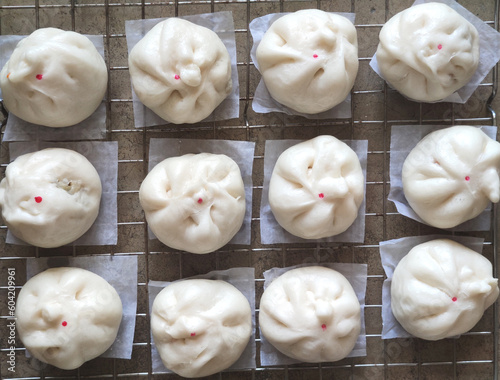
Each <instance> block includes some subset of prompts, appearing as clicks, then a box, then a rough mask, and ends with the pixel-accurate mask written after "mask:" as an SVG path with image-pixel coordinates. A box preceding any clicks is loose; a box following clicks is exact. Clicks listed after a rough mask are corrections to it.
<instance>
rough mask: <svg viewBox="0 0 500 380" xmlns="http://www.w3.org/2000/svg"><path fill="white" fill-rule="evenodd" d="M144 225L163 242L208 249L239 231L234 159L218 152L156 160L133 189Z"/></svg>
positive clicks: (240, 196)
mask: <svg viewBox="0 0 500 380" xmlns="http://www.w3.org/2000/svg"><path fill="white" fill-rule="evenodd" d="M139 199H140V202H141V206H142V208H143V209H144V212H145V214H146V219H147V221H148V224H149V227H150V228H151V230H152V231H153V232H154V234H155V235H156V237H157V238H158V239H159V240H160V241H161V242H162V243H164V244H166V245H168V246H169V247H172V248H175V249H181V250H184V251H188V252H191V253H208V252H213V251H215V250H217V249H219V248H220V247H222V246H224V245H225V244H227V243H228V242H229V241H230V240H231V239H232V238H233V236H234V235H235V234H236V233H237V232H238V231H239V229H240V228H241V225H242V224H243V218H244V216H245V210H246V205H245V188H244V185H243V179H242V178H241V172H240V168H239V167H238V164H236V162H234V161H233V160H232V159H231V158H229V157H228V156H226V155H223V154H219V155H217V154H211V153H200V154H196V155H195V154H186V155H184V156H180V157H170V158H167V159H166V160H164V161H162V162H160V163H159V164H158V165H156V166H155V167H154V168H153V170H151V171H150V172H149V174H148V175H147V176H146V179H144V181H143V183H142V185H141V188H140V189H139Z"/></svg>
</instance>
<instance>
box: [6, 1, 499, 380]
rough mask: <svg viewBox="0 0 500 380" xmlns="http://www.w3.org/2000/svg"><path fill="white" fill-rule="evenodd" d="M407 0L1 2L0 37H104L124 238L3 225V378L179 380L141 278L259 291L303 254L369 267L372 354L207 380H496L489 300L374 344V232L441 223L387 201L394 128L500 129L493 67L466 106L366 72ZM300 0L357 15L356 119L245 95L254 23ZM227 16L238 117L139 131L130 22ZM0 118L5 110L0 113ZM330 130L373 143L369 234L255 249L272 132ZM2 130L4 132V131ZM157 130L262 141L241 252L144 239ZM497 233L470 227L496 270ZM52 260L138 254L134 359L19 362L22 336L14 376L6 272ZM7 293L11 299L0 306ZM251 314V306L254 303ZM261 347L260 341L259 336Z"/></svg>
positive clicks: (251, 83)
mask: <svg viewBox="0 0 500 380" xmlns="http://www.w3.org/2000/svg"><path fill="white" fill-rule="evenodd" d="M460 3H461V4H462V5H463V6H464V7H466V8H467V9H469V10H470V11H471V12H473V13H475V14H476V15H477V16H478V17H480V18H481V19H482V20H484V21H486V22H487V23H488V24H489V25H490V26H492V27H494V28H496V29H498V3H499V1H498V0H485V1H477V0H464V1H460ZM411 4H412V0H317V1H292V0H286V1H285V0H277V1H270V0H262V1H253V0H235V1H218V0H196V1H174V2H168V1H134V0H127V1H114V0H0V34H18V35H22V34H29V33H31V32H32V31H33V30H35V29H36V28H40V27H47V26H53V27H59V28H62V29H66V30H75V31H77V32H80V33H84V34H101V35H104V42H105V49H106V63H107V64H108V67H109V78H110V80H109V89H108V96H107V99H108V100H107V102H106V105H107V114H108V117H107V124H106V125H107V129H106V140H111V141H118V143H119V164H118V168H119V169H118V170H119V179H118V218H119V220H118V222H119V223H118V232H119V237H118V244H117V245H116V246H104V247H69V248H68V247H65V248H61V249H57V250H44V249H35V248H32V247H21V246H13V245H8V244H5V238H6V227H5V226H1V228H0V252H1V253H0V255H1V257H0V258H1V261H0V262H1V274H2V277H1V283H0V285H1V286H0V292H1V293H0V294H1V296H0V297H2V298H1V299H2V302H1V303H0V308H1V309H0V311H1V313H0V314H1V323H0V324H1V330H0V340H1V342H0V348H1V351H0V366H1V377H2V378H4V379H7V378H20V379H52V378H57V379H62V378H82V379H86V378H95V379H101V378H102V379H105V378H113V379H116V378H127V379H163V378H166V379H173V378H177V376H175V375H160V374H155V373H152V371H151V368H152V367H151V357H150V345H151V342H150V335H149V311H148V304H147V299H148V297H147V283H148V281H149V280H161V281H172V280H176V279H179V278H185V277H189V276H192V275H196V274H201V273H206V272H209V271H211V270H215V269H226V268H230V267H239V266H243V267H248V266H250V267H254V268H255V272H256V278H257V279H256V283H255V286H256V298H257V300H258V299H259V298H260V295H261V294H262V288H263V276H262V273H263V271H265V270H267V269H270V268H272V267H284V266H291V265H296V264H302V263H323V262H346V263H351V262H353V263H366V264H368V287H367V297H366V309H365V319H366V333H367V356H366V357H362V358H351V359H345V360H342V361H340V362H335V363H323V364H303V365H290V366H280V367H271V368H269V367H266V368H264V367H262V366H261V365H260V361H259V359H258V355H257V368H256V369H255V370H247V371H239V372H224V373H221V374H216V375H213V376H211V377H210V378H213V379H239V380H241V379H252V380H253V379H443V378H444V379H491V378H497V367H498V366H497V363H498V349H497V342H498V332H497V325H498V317H497V310H496V305H495V307H494V308H490V309H489V310H488V311H487V312H486V313H485V315H484V317H483V318H482V320H481V321H480V322H479V323H478V325H477V326H476V327H475V328H474V329H473V330H472V331H471V332H469V333H467V334H464V335H463V336H462V337H461V338H460V339H445V340H442V341H437V342H426V341H423V340H419V339H392V340H385V341H384V340H382V339H381V337H380V334H381V329H382V321H381V290H382V282H383V280H384V272H383V269H382V266H381V263H380V258H379V252H378V248H379V246H378V244H379V242H380V241H383V240H389V239H394V238H400V237H405V236H416V235H427V234H431V233H435V232H436V230H434V229H431V228H429V227H426V226H424V225H421V224H419V223H417V222H415V221H413V220H410V219H408V218H405V217H404V216H401V215H399V214H398V213H397V212H396V210H395V208H394V206H393V205H392V204H391V203H390V202H388V201H387V194H388V191H389V186H390V183H389V156H390V152H389V147H390V128H391V126H392V125H399V124H405V125H408V124H414V125H419V124H447V125H454V124H471V125H496V116H495V111H494V110H495V109H498V107H497V106H495V104H496V103H495V101H494V98H495V94H496V89H497V74H496V69H495V70H494V71H493V72H492V73H490V75H488V77H487V78H486V79H485V81H484V82H483V83H482V84H481V85H480V86H479V88H478V89H477V90H476V92H475V93H474V94H473V96H472V97H471V99H470V100H469V101H468V102H467V103H466V104H464V105H452V104H449V103H438V104H419V103H415V102H411V101H408V100H406V99H404V98H403V97H401V96H400V95H399V94H398V93H396V92H394V91H392V90H390V89H388V87H387V86H386V85H385V83H384V82H383V81H382V80H381V79H380V78H379V77H378V76H377V75H376V74H375V73H374V72H373V71H372V70H371V68H370V67H369V65H368V64H369V61H370V59H371V57H372V55H373V53H374V52H375V50H376V46H377V43H378V33H379V31H380V29H381V27H382V25H383V24H384V22H385V21H386V20H388V19H389V18H390V17H391V16H393V15H394V14H396V13H397V12H399V11H401V10H403V9H405V8H407V7H409V6H410V5H411ZM303 8H320V9H322V10H325V11H335V12H355V13H356V23H355V24H356V28H357V31H358V41H359V57H360V58H359V63H360V67H359V73H358V77H357V79H356V83H355V86H354V89H353V92H352V114H353V116H352V118H351V119H343V120H324V121H319V120H306V119H302V118H298V117H289V116H284V115H280V114H267V115H261V114H255V113H254V112H253V111H252V108H251V101H252V97H253V94H254V91H255V88H256V86H257V83H258V80H259V74H258V72H257V70H256V69H255V67H254V65H253V63H252V62H251V60H250V53H249V52H250V48H251V44H252V40H251V36H250V33H249V32H248V25H249V22H250V21H251V20H253V19H254V18H256V17H260V16H263V15H265V14H268V13H275V12H289V11H295V10H299V9H303ZM223 10H224V11H232V12H233V16H234V21H235V28H236V43H237V58H238V73H239V81H240V117H239V118H238V119H233V120H229V121H225V122H211V123H199V124H196V125H192V126H180V127H178V126H174V127H172V126H167V127H159V128H146V129H135V128H134V125H133V112H132V102H131V90H130V80H129V74H128V67H127V46H126V40H125V20H128V19H141V18H158V17H171V16H179V15H187V14H200V13H208V12H217V11H223ZM4 122H5V118H4ZM320 134H331V135H334V136H336V137H338V138H342V139H367V140H369V154H368V174H367V210H366V211H367V213H366V237H365V241H364V243H363V244H326V243H321V244H317V243H308V244H282V245H262V244H261V243H260V232H259V206H260V197H261V193H262V183H263V157H264V144H265V141H266V140H269V139H289V138H294V139H308V138H312V137H315V136H317V135H320ZM2 137H3V128H2ZM152 137H173V138H202V139H229V140H248V141H254V142H255V143H256V151H255V157H254V175H253V181H254V186H253V218H252V243H251V245H250V246H246V247H231V246H228V247H224V248H223V249H221V250H219V251H217V252H216V253H212V254H208V255H201V256H200V255H191V254H186V253H180V252H176V251H170V250H169V249H168V248H167V247H165V246H163V245H162V244H159V243H157V242H152V241H148V239H147V227H146V224H145V219H144V215H143V213H142V210H141V208H140V205H139V200H138V189H139V185H140V183H141V181H142V179H143V178H144V176H145V174H146V173H147V165H148V142H149V139H150V138H152ZM0 160H1V161H0V163H1V170H2V173H1V174H2V176H3V172H4V171H5V167H6V165H7V163H8V162H9V150H8V144H7V143H5V142H3V143H2V144H1V146H0ZM492 218H493V219H494V224H493V228H492V229H491V230H490V231H488V232H484V233H478V234H477V233H474V234H470V233H469V235H474V236H480V237H484V239H485V243H484V254H485V255H486V256H487V257H488V258H489V259H490V260H492V261H493V262H494V266H495V268H496V265H497V264H496V256H497V253H498V247H497V234H498V226H497V223H496V222H497V219H498V215H497V210H496V208H495V209H494V212H493V215H492ZM53 255H73V256H79V255H136V256H137V257H138V260H139V276H138V284H137V287H138V310H137V323H136V332H135V337H134V347H133V354H132V358H131V359H130V360H121V359H101V358H98V359H95V360H93V361H91V362H88V363H86V364H84V365H83V366H82V367H81V368H79V369H78V370H74V371H62V370H57V369H55V368H53V367H50V366H40V365H39V364H36V363H35V362H34V361H32V360H30V359H28V358H26V357H25V349H24V348H23V346H22V343H21V342H20V341H19V339H16V349H15V353H16V366H15V372H10V371H9V370H8V367H9V365H8V364H7V361H8V356H7V355H8V354H9V351H10V344H8V339H7V338H8V337H9V328H8V322H9V320H8V315H9V312H8V306H7V305H8V297H7V295H8V286H7V275H8V271H7V268H14V272H15V285H16V291H18V290H19V289H20V287H21V286H22V285H23V284H24V282H25V281H26V273H25V261H26V258H27V257H43V256H53ZM4 300H5V302H3V301H4ZM257 311H258V304H257ZM256 346H257V352H258V350H259V348H260V340H259V338H258V334H257V340H256Z"/></svg>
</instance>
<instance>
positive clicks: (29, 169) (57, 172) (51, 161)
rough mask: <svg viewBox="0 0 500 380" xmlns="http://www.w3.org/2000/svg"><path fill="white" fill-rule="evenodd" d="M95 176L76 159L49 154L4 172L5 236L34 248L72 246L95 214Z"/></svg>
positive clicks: (64, 152) (67, 153)
mask: <svg viewBox="0 0 500 380" xmlns="http://www.w3.org/2000/svg"><path fill="white" fill-rule="evenodd" d="M101 193H102V186H101V180H100V178H99V174H98V173H97V171H96V169H95V168H94V166H92V164H91V163H90V162H89V161H88V160H87V159H86V158H85V157H84V156H82V155H81V154H80V153H78V152H75V151H73V150H70V149H64V148H48V149H43V150H40V151H37V152H34V153H28V154H24V155H22V156H19V157H18V158H16V159H15V160H14V161H13V162H11V163H10V164H9V165H8V166H7V170H6V171H5V178H4V179H2V182H0V207H1V208H2V217H3V219H4V221H5V224H6V225H7V227H8V228H9V230H10V231H11V232H12V233H13V234H14V235H15V236H16V237H18V238H19V239H21V240H24V241H25V242H27V243H29V244H33V245H35V246H37V247H43V248H53V247H60V246H62V245H65V244H68V243H71V242H73V241H75V240H76V239H78V238H79V237H80V236H82V235H83V234H84V233H85V232H87V230H88V229H89V228H90V227H91V226H92V224H93V223H94V221H95V220H96V218H97V215H98V213H99V205H100V202H101Z"/></svg>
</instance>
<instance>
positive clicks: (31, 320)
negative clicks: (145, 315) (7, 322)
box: [16, 267, 122, 369]
mask: <svg viewBox="0 0 500 380" xmlns="http://www.w3.org/2000/svg"><path fill="white" fill-rule="evenodd" d="M16 318H17V320H16V327H17V331H18V333H19V337H20V338H21V340H22V342H23V343H24V345H25V346H26V349H27V350H28V351H29V352H30V353H31V354H32V355H33V356H34V357H36V358H37V359H38V360H41V361H42V362H45V363H48V364H51V365H53V366H56V367H58V368H61V369H74V368H78V367H80V366H81V365H82V364H83V363H84V362H86V361H88V360H91V359H94V358H95V357H97V356H99V355H101V354H102V353H104V352H105V351H106V350H107V349H108V348H109V347H110V346H111V345H112V344H113V342H114V341H115V338H116V335H117V334H118V328H119V327H120V322H121V319H122V302H121V300H120V296H119V295H118V293H117V292H116V290H115V289H114V288H113V287H112V286H111V285H110V284H109V283H108V282H107V281H106V280H104V279H103V278H102V277H100V276H98V275H97V274H95V273H92V272H90V271H88V270H85V269H80V268H67V267H63V268H52V269H48V270H46V271H44V272H41V273H39V274H37V275H36V276H34V277H32V278H31V279H30V280H29V281H28V282H26V284H25V285H24V286H23V288H22V289H21V292H20V293H19V296H18V298H17V303H16Z"/></svg>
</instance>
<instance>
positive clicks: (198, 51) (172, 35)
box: [129, 18, 232, 124]
mask: <svg viewBox="0 0 500 380" xmlns="http://www.w3.org/2000/svg"><path fill="white" fill-rule="evenodd" d="M129 68H130V77H131V79H132V85H133V87H134V91H135V93H136V94H137V96H138V97H139V99H140V100H141V102H142V103H143V104H144V105H145V106H146V107H148V108H150V109H151V110H152V111H153V112H154V113H156V114H157V115H158V116H160V117H161V118H163V119H164V120H166V121H169V122H171V123H175V124H181V123H196V122H199V121H201V120H203V119H205V118H206V117H208V116H209V115H210V114H211V113H212V112H213V110H214V109H215V108H216V107H217V106H218V105H219V104H220V103H221V102H222V101H223V100H224V99H225V98H226V97H227V96H228V95H229V94H230V93H231V91H232V80H231V59H230V56H229V53H228V51H227V49H226V47H225V46H224V44H223V43H222V41H221V39H220V38H219V36H217V34H216V33H215V32H213V31H211V30H210V29H208V28H205V27H202V26H199V25H196V24H193V23H191V22H189V21H186V20H183V19H180V18H169V19H167V20H165V21H162V22H160V23H159V24H157V25H155V26H154V27H153V28H152V29H151V30H150V31H149V32H148V33H147V34H146V35H145V36H144V38H143V39H142V40H140V41H139V42H138V43H137V45H135V46H134V47H133V49H132V51H131V52H130V56H129Z"/></svg>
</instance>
